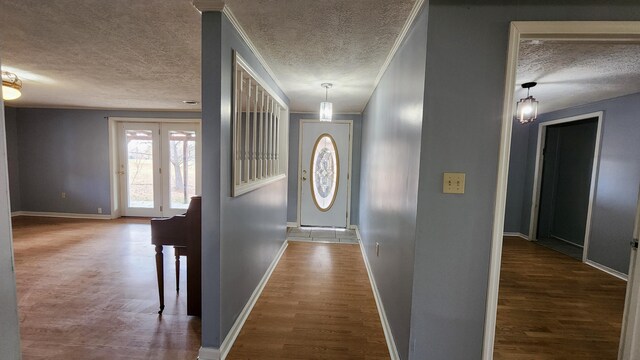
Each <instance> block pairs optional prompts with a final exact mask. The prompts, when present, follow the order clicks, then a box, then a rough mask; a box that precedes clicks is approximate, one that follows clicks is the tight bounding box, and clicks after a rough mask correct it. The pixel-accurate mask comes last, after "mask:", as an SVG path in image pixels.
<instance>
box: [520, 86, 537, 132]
mask: <svg viewBox="0 0 640 360" xmlns="http://www.w3.org/2000/svg"><path fill="white" fill-rule="evenodd" d="M536 85H538V83H537V82H535V81H532V82H527V83H524V84H522V88H523V89H527V97H526V98H524V99H520V101H518V103H517V104H516V116H517V117H518V121H520V124H528V123H530V122H533V121H534V120H535V119H536V118H537V117H538V100H536V98H534V97H533V96H531V95H529V90H531V88H532V87H534V86H536Z"/></svg>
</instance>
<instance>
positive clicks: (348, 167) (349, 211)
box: [296, 119, 353, 228]
mask: <svg viewBox="0 0 640 360" xmlns="http://www.w3.org/2000/svg"><path fill="white" fill-rule="evenodd" d="M312 123H322V124H332V123H333V124H347V125H349V164H348V165H347V169H348V172H347V228H349V227H350V226H351V166H352V156H353V154H352V153H353V120H332V121H331V122H327V121H320V120H314V119H302V120H300V126H299V129H298V131H299V133H298V174H297V176H298V177H297V178H296V180H297V182H298V206H297V212H296V214H297V219H296V226H297V227H300V221H301V215H300V214H301V211H302V206H301V205H302V181H300V179H302V128H303V126H304V124H312Z"/></svg>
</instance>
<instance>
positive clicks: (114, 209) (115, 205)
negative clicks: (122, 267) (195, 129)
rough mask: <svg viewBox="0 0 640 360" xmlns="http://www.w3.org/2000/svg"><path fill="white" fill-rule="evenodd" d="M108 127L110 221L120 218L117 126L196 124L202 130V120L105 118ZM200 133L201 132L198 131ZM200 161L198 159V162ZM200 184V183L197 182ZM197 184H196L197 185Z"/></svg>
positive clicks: (200, 147) (200, 145)
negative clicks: (133, 123)
mask: <svg viewBox="0 0 640 360" xmlns="http://www.w3.org/2000/svg"><path fill="white" fill-rule="evenodd" d="M107 120H108V126H109V192H110V194H109V197H110V198H111V219H117V218H119V217H120V216H122V201H121V199H120V187H121V186H120V175H119V174H118V166H119V163H120V160H119V151H120V148H119V143H118V125H119V124H120V123H122V122H135V123H144V122H153V123H165V122H167V123H197V124H198V126H199V127H200V130H202V120H201V119H200V118H184V119H176V118H136V117H118V116H109V117H107ZM200 133H202V131H200ZM197 144H198V145H197V146H198V147H199V149H202V141H200V142H198V143H197ZM201 160H202V159H200V158H199V160H198V161H201ZM199 182H200V181H199ZM199 182H198V183H199Z"/></svg>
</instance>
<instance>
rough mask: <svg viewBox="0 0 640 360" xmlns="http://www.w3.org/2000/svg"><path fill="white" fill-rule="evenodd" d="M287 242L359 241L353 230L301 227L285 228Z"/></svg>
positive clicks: (345, 242) (340, 242)
mask: <svg viewBox="0 0 640 360" xmlns="http://www.w3.org/2000/svg"><path fill="white" fill-rule="evenodd" d="M287 241H302V242H319V243H337V244H357V243H358V242H359V241H360V239H358V235H357V233H356V231H355V230H350V229H340V228H317V227H304V226H303V227H290V228H287Z"/></svg>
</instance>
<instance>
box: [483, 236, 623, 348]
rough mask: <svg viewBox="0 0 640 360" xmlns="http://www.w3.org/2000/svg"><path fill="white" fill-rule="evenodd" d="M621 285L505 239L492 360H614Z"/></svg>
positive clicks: (552, 254)
mask: <svg viewBox="0 0 640 360" xmlns="http://www.w3.org/2000/svg"><path fill="white" fill-rule="evenodd" d="M625 291H626V282H625V281H623V280H620V279H618V278H616V277H614V276H611V275H609V274H607V273H604V272H602V271H600V270H597V269H595V268H593V267H591V266H588V265H585V264H583V263H581V262H580V261H577V260H574V259H572V258H571V257H569V256H566V255H563V254H561V253H558V252H556V251H553V250H550V249H547V248H545V247H542V246H539V245H536V244H534V243H531V242H528V241H526V240H523V239H520V238H512V237H505V239H504V246H503V253H502V270H501V274H500V294H499V299H498V318H497V327H496V341H495V348H494V349H495V350H494V359H598V360H607V359H611V360H615V359H617V354H618V343H619V337H620V328H621V324H622V314H623V309H624V299H625Z"/></svg>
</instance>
